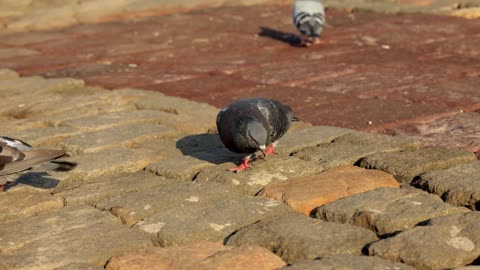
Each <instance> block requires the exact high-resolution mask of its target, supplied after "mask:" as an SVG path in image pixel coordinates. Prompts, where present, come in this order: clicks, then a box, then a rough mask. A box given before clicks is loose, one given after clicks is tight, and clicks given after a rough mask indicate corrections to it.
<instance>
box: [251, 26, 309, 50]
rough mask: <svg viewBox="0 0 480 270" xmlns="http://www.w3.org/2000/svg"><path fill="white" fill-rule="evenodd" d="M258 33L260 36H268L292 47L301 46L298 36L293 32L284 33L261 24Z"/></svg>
mask: <svg viewBox="0 0 480 270" xmlns="http://www.w3.org/2000/svg"><path fill="white" fill-rule="evenodd" d="M258 35H259V36H261V37H268V38H271V39H273V40H278V41H281V42H285V43H287V44H289V45H290V46H293V47H302V46H301V39H300V37H299V36H298V35H295V34H293V33H286V32H282V31H279V30H276V29H273V28H270V27H267V26H261V27H260V33H258Z"/></svg>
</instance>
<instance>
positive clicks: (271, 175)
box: [195, 155, 324, 195]
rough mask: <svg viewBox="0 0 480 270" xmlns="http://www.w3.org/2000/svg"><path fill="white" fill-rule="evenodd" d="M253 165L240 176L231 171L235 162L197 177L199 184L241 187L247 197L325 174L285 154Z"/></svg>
mask: <svg viewBox="0 0 480 270" xmlns="http://www.w3.org/2000/svg"><path fill="white" fill-rule="evenodd" d="M239 161H241V159H240V160H239ZM251 164H252V165H253V167H252V168H251V169H249V170H244V171H241V172H239V173H234V172H231V171H229V169H230V168H232V167H235V164H233V163H223V164H221V165H218V166H214V167H208V168H206V169H204V170H203V171H201V172H200V173H199V174H198V175H197V176H196V177H195V181H197V182H199V183H205V182H218V183H222V184H224V185H228V186H232V187H234V188H237V189H239V190H240V191H242V192H244V193H246V194H250V195H255V194H257V193H258V192H259V191H260V190H261V189H262V188H263V187H265V186H266V185H268V184H271V183H279V182H283V181H286V180H287V179H289V178H292V177H299V176H307V175H312V174H315V173H320V172H322V171H324V169H323V167H322V166H320V165H316V164H314V163H312V162H307V161H303V160H300V159H298V158H295V157H286V156H283V155H272V156H268V157H267V158H266V160H262V159H257V160H255V161H251Z"/></svg>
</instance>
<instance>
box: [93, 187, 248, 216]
mask: <svg viewBox="0 0 480 270" xmlns="http://www.w3.org/2000/svg"><path fill="white" fill-rule="evenodd" d="M240 196H243V195H241V194H239V193H238V191H237V190H235V189H233V188H231V187H228V186H224V185H221V184H217V183H196V182H184V181H181V182H178V183H174V184H169V185H164V186H161V187H157V188H155V189H149V190H143V191H139V192H130V193H127V194H124V195H119V196H115V197H112V198H110V199H107V200H104V201H101V202H99V203H97V204H96V205H95V206H96V207H97V208H99V209H102V210H107V211H108V210H110V211H112V213H113V214H114V215H116V216H118V217H119V218H120V219H121V220H122V221H123V222H124V223H125V224H127V225H133V224H135V223H137V222H138V221H140V220H143V219H145V218H148V217H151V216H153V215H155V214H157V213H162V212H165V211H167V210H169V209H172V208H174V207H193V206H195V205H199V204H201V205H208V204H212V203H214V202H218V201H220V200H226V199H234V198H238V197H240Z"/></svg>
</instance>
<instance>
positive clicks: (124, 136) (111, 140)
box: [61, 124, 176, 153]
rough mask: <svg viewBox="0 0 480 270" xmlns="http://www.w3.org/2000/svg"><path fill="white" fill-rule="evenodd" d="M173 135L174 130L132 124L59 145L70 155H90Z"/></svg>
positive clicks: (87, 133) (65, 141)
mask: <svg viewBox="0 0 480 270" xmlns="http://www.w3.org/2000/svg"><path fill="white" fill-rule="evenodd" d="M175 133H176V132H175V130H173V129H171V128H169V127H166V126H162V125H154V124H142V125H135V124H132V125H125V126H114V127H111V128H106V129H102V130H98V131H90V132H84V133H81V134H78V135H74V136H71V137H69V138H67V139H65V140H64V141H63V142H62V143H61V145H62V147H63V148H64V149H66V150H67V151H69V152H72V153H83V152H85V153H92V152H98V151H101V150H104V149H108V148H112V147H118V146H129V145H131V144H133V143H135V142H141V141H142V140H147V139H152V138H162V137H169V136H173V135H174V134H175Z"/></svg>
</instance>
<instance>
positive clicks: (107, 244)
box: [0, 206, 153, 270]
mask: <svg viewBox="0 0 480 270" xmlns="http://www.w3.org/2000/svg"><path fill="white" fill-rule="evenodd" d="M0 239H1V240H2V241H0V267H3V268H5V269H10V268H18V269H39V270H43V269H45V270H46V269H54V268H57V267H61V266H63V265H66V264H69V263H86V264H91V265H95V266H103V265H105V263H106V261H107V260H108V259H109V258H110V257H112V256H114V255H117V254H120V253H122V252H126V251H130V250H137V249H139V248H146V247H152V246H153V245H152V242H151V241H150V239H149V238H148V236H146V235H144V234H143V233H141V232H139V231H137V230H134V229H130V228H128V227H126V226H124V225H122V224H120V223H119V222H118V220H116V219H115V218H114V217H113V216H111V215H110V214H109V213H107V212H101V211H99V210H97V209H95V208H93V207H91V206H78V207H65V208H62V209H58V210H55V211H51V212H49V213H46V214H42V215H38V216H34V217H28V218H23V219H19V220H14V221H9V222H6V223H4V224H2V227H1V228H0Z"/></svg>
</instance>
